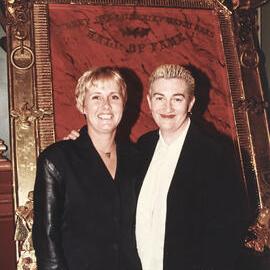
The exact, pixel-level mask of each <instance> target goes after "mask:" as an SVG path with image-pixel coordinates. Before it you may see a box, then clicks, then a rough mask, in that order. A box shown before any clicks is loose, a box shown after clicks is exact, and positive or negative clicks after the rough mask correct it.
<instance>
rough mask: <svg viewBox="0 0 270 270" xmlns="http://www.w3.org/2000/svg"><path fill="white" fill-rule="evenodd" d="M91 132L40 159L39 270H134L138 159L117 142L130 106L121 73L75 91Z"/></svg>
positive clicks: (86, 79)
mask: <svg viewBox="0 0 270 270" xmlns="http://www.w3.org/2000/svg"><path fill="white" fill-rule="evenodd" d="M75 95H76V102H77V108H78V109H79V111H80V112H81V113H83V114H84V115H85V119H86V123H87V126H86V127H83V128H82V129H81V130H80V136H79V138H78V139H76V140H66V141H60V142H57V143H55V144H53V145H51V146H49V147H48V148H47V149H46V150H45V151H44V152H43V153H41V155H40V156H39V158H38V163H37V175H36V182H35V189H34V225H33V243H34V248H35V251H36V256H37V265H38V269H39V270H45V269H47V270H49V269H54V270H78V269H79V270H88V269H89V270H90V269H91V270H108V269H110V270H137V269H140V268H141V265H140V261H139V258H138V255H137V250H136V244H135V233H134V218H135V208H136V194H135V185H136V166H135V165H136V164H138V162H137V160H138V156H137V152H136V151H135V150H134V149H133V147H132V146H131V145H129V144H125V145H123V144H120V143H118V142H116V140H115V135H116V130H117V126H118V124H119V122H120V121H121V118H122V114H123V110H124V105H125V102H126V99H127V92H126V84H125V81H124V80H123V78H122V76H121V75H120V73H119V71H118V70H116V69H114V68H110V67H100V68H95V69H91V70H89V71H87V72H85V73H84V74H83V75H82V77H81V78H80V79H79V81H78V84H77V87H76V92H75Z"/></svg>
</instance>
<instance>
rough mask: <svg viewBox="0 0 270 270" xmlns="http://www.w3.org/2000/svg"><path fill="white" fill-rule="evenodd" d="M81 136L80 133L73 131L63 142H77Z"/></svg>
mask: <svg viewBox="0 0 270 270" xmlns="http://www.w3.org/2000/svg"><path fill="white" fill-rule="evenodd" d="M79 136H80V133H79V131H77V130H72V131H71V132H70V133H69V134H68V135H67V136H66V137H64V138H63V140H76V139H77V138H78V137H79Z"/></svg>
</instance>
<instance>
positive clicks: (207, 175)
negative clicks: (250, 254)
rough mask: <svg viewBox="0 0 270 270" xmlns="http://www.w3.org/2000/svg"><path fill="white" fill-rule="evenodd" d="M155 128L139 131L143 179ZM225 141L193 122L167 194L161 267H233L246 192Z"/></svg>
mask: <svg viewBox="0 0 270 270" xmlns="http://www.w3.org/2000/svg"><path fill="white" fill-rule="evenodd" d="M158 139H159V134H158V131H154V132H150V133H148V134H146V135H143V136H142V137H141V138H140V139H139V141H138V147H139V149H140V150H141V152H142V153H143V157H144V158H143V160H142V161H143V166H144V169H143V173H142V176H141V179H143V178H144V176H145V173H146V171H147V168H148V166H149V164H150V162H151V159H152V156H153V153H154V150H155V147H156V144H157V142H158ZM229 150H230V147H229V145H226V146H225V145H224V144H223V142H222V143H221V141H219V140H216V139H213V138H211V137H209V135H206V134H205V133H204V132H202V130H200V129H199V128H198V127H196V126H195V125H194V124H193V123H191V126H190V128H189V130H188V133H187V136H186V139H185V142H184V145H183V148H182V152H181V154H180V157H179V160H178V163H177V166H176V169H175V172H174V176H173V179H172V182H171V185H170V188H169V192H168V197H167V217H166V229H165V243H164V268H163V269H164V270H180V269H184V270H190V269H192V270H221V269H222V270H231V269H233V265H234V262H235V259H236V257H237V254H238V252H239V249H240V247H241V244H242V237H243V233H244V232H245V229H246V212H247V211H246V209H245V196H244V193H243V186H242V184H241V177H240V176H239V174H238V170H237V167H236V164H235V159H234V154H233V153H232V152H230V151H229Z"/></svg>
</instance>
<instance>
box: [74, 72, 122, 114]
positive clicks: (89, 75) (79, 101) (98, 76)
mask: <svg viewBox="0 0 270 270" xmlns="http://www.w3.org/2000/svg"><path fill="white" fill-rule="evenodd" d="M109 80H113V81H115V82H116V83H117V84H118V85H119V87H120V89H121V92H122V95H123V99H124V103H125V102H126V100H127V85H126V83H125V80H124V79H123V77H122V76H121V74H120V72H119V70H118V69H117V68H114V67H97V68H92V69H89V70H88V71H86V72H84V74H83V75H82V76H81V77H80V78H79V80H78V83H77V86H76V89H75V98H76V107H77V109H78V110H79V111H80V112H81V113H83V106H84V100H85V95H86V92H87V91H88V89H89V88H90V87H91V86H92V85H93V84H94V83H95V82H97V81H109Z"/></svg>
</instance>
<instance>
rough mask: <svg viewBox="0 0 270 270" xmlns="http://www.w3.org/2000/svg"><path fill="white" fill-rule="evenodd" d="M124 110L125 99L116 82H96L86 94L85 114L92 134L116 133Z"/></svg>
mask: <svg viewBox="0 0 270 270" xmlns="http://www.w3.org/2000/svg"><path fill="white" fill-rule="evenodd" d="M123 110H124V97H123V94H122V91H121V89H120V86H119V85H118V84H117V83H116V82H115V81H114V80H100V81H96V82H94V83H93V85H91V86H90V88H89V89H88V91H87V92H86V94H85V100H84V107H83V113H84V114H85V116H86V120H87V126H88V131H90V132H95V133H100V134H101V133H114V132H115V131H116V128H117V126H118V124H119V122H120V121H121V118H122V114H123Z"/></svg>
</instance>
